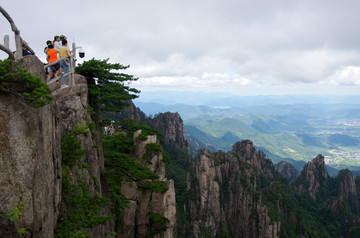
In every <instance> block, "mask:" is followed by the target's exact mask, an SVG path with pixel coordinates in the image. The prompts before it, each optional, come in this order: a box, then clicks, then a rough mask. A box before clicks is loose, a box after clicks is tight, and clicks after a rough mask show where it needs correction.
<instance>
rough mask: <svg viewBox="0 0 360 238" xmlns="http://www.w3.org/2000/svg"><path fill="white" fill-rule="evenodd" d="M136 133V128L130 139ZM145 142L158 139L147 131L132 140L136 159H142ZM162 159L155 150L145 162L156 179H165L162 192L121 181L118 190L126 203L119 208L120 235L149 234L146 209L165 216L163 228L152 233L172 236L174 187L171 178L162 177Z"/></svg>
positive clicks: (154, 141)
mask: <svg viewBox="0 0 360 238" xmlns="http://www.w3.org/2000/svg"><path fill="white" fill-rule="evenodd" d="M139 134H140V131H139V132H137V133H135V134H134V141H136V137H137V136H139ZM149 143H159V141H158V139H157V137H156V136H155V135H151V136H148V137H147V140H145V141H138V142H136V149H135V155H136V160H137V161H138V162H140V163H144V161H143V160H142V157H143V155H144V153H145V151H146V149H145V145H146V144H149ZM162 159H163V155H162V153H159V154H158V155H155V156H153V157H152V158H151V162H150V163H149V165H148V166H149V167H150V169H151V170H152V171H153V172H156V173H157V174H158V175H159V177H160V181H163V182H165V183H166V185H167V187H168V190H167V191H166V192H165V193H159V192H147V191H144V190H142V189H139V186H138V184H137V183H136V182H128V183H123V185H122V194H123V196H124V197H125V198H126V199H128V200H129V201H130V204H129V207H128V208H125V210H124V212H123V216H122V219H121V226H120V228H119V230H118V231H117V233H118V234H119V235H120V236H121V237H147V235H149V234H151V230H150V223H151V222H150V218H149V214H150V213H157V214H160V215H162V216H164V217H166V218H167V219H169V222H167V223H166V224H165V225H164V227H162V228H163V229H164V231H163V232H161V233H160V234H158V235H156V236H155V237H157V238H169V237H173V233H174V227H175V223H176V202H175V188H174V181H173V180H168V179H167V178H165V163H164V162H162Z"/></svg>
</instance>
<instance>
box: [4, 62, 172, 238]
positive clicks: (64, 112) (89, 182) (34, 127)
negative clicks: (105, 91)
mask: <svg viewBox="0 0 360 238" xmlns="http://www.w3.org/2000/svg"><path fill="white" fill-rule="evenodd" d="M14 64H15V65H16V66H21V67H23V68H26V69H28V70H29V71H30V72H31V73H33V74H34V75H35V76H39V77H41V78H42V81H43V82H45V72H44V69H43V64H42V62H40V61H39V60H38V59H37V58H36V57H35V56H27V57H24V58H22V59H21V60H20V61H17V62H14ZM75 82H76V83H75V85H73V86H71V87H67V88H64V89H56V90H55V91H54V92H53V93H52V94H53V96H54V100H53V101H52V102H51V103H50V104H48V105H45V106H43V107H41V108H38V109H35V108H33V107H31V106H30V105H28V104H27V103H26V102H25V101H23V100H22V99H21V98H20V97H18V96H15V95H12V94H9V93H6V92H2V91H0V118H1V120H0V189H1V191H2V192H1V193H0V236H1V237H18V233H17V231H16V229H19V228H24V230H25V233H24V235H23V237H35V238H36V237H43V238H51V237H54V228H55V227H56V225H57V224H59V222H61V221H62V220H61V219H63V216H62V214H64V211H65V210H66V209H68V204H66V200H64V199H65V198H64V191H63V183H62V179H63V174H62V169H63V164H62V152H61V147H60V144H61V138H62V137H64V136H65V135H68V134H69V133H70V134H71V133H72V134H76V138H77V139H79V140H80V141H81V147H82V149H84V150H85V154H84V155H83V156H82V157H81V158H80V160H79V161H78V162H77V164H78V165H80V166H76V167H73V168H71V170H70V171H68V172H67V174H70V176H71V178H72V181H73V182H74V183H75V184H76V183H77V181H80V180H79V179H81V180H83V181H85V186H86V187H87V189H88V190H89V192H90V194H91V195H92V196H94V195H95V194H97V195H99V196H108V195H109V194H108V186H107V182H106V177H105V173H104V157H103V152H102V133H103V129H102V128H100V127H95V128H94V127H92V126H91V125H94V124H95V125H99V122H97V121H93V120H92V116H91V113H92V112H91V108H89V99H88V88H87V82H86V79H85V78H83V77H82V76H80V75H76V78H75ZM76 131H81V132H76ZM150 142H154V143H155V142H157V139H156V138H152V137H150V138H148V140H147V141H145V142H141V143H137V144H135V145H134V146H135V148H136V151H137V152H136V153H135V155H134V156H136V154H138V156H140V157H138V158H137V160H141V156H142V153H144V146H145V144H146V143H150ZM161 159H162V154H160V155H158V156H155V157H154V158H151V161H152V164H151V169H152V170H153V171H155V172H157V173H158V174H159V176H160V177H161V179H162V181H165V182H166V184H167V185H168V187H169V189H168V191H167V192H166V193H164V194H157V193H147V192H142V191H141V190H137V189H136V185H135V184H128V185H124V193H125V194H126V196H127V197H128V198H129V199H130V200H131V206H130V208H129V209H128V210H126V211H125V212H124V213H123V215H124V222H123V224H124V227H126V224H130V225H129V226H130V227H133V228H134V229H132V230H131V228H129V226H128V227H127V228H126V229H127V230H126V231H127V233H124V234H119V235H120V236H121V237H145V236H146V233H141V232H140V231H141V230H142V231H144V227H145V228H146V226H148V225H149V224H148V223H149V217H148V212H149V211H152V212H157V213H159V214H163V215H164V216H166V217H168V218H169V220H170V222H168V224H167V227H166V228H168V229H166V232H163V233H160V234H159V235H157V236H156V237H159V238H160V237H172V228H173V226H174V223H175V214H176V209H175V192H174V187H173V182H172V181H171V180H167V179H166V178H165V165H164V163H162V162H160V161H161ZM82 165H83V166H82ZM85 165H86V166H85ZM129 187H130V189H129ZM131 187H132V188H131ZM14 204H21V205H23V206H24V210H23V211H22V212H21V213H22V216H21V217H20V219H19V220H18V221H17V222H16V223H14V222H13V221H10V220H9V216H8V215H5V213H6V212H7V211H9V210H14V209H15V207H14ZM64 209H65V210H64ZM143 212H147V213H146V215H144V214H143ZM101 213H102V214H103V215H110V216H111V213H110V207H106V208H105V209H103V210H102V212H101ZM129 217H133V218H134V219H132V220H131V219H129ZM113 223H114V222H113V220H110V221H109V222H108V223H107V225H98V226H95V227H93V228H87V229H84V231H85V232H86V233H88V234H90V236H91V237H105V233H106V231H107V230H108V231H112V227H113Z"/></svg>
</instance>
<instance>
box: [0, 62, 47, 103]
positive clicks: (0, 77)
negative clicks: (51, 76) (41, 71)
mask: <svg viewBox="0 0 360 238" xmlns="http://www.w3.org/2000/svg"><path fill="white" fill-rule="evenodd" d="M0 90H1V91H4V92H8V93H12V94H15V95H18V96H21V97H23V98H25V99H26V100H27V101H28V102H29V103H30V104H31V105H32V106H33V107H36V108H37V107H42V106H44V105H46V104H47V103H49V102H51V100H52V99H53V96H51V90H50V88H49V86H48V85H47V84H46V83H43V82H41V78H40V77H35V76H34V75H32V74H31V73H30V72H28V71H27V70H26V69H23V68H20V67H17V68H14V67H13V61H12V60H9V59H6V60H0Z"/></svg>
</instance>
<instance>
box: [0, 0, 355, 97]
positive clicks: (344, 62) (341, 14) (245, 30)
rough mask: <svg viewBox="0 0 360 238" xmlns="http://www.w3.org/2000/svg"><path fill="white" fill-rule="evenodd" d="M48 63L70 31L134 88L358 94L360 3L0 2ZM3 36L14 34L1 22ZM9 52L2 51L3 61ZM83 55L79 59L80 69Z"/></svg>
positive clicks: (226, 0)
mask: <svg viewBox="0 0 360 238" xmlns="http://www.w3.org/2000/svg"><path fill="white" fill-rule="evenodd" d="M0 6H2V7H3V8H4V9H5V10H6V11H7V12H8V13H9V14H10V16H11V17H12V18H13V20H14V21H15V24H16V26H17V27H18V29H19V30H20V34H21V36H22V38H23V39H24V40H25V41H27V42H28V43H29V45H30V47H31V48H32V49H33V50H34V51H35V53H36V55H37V56H38V57H39V59H40V60H42V61H44V62H45V54H44V53H43V49H44V47H45V42H46V41H47V40H49V39H53V37H54V36H55V35H61V34H63V35H66V36H67V38H68V41H69V43H70V44H71V43H72V42H73V41H75V42H76V44H77V45H78V46H82V47H83V49H84V50H85V54H86V56H85V58H84V60H89V59H92V58H95V59H107V58H109V61H110V62H114V63H115V62H116V63H121V64H123V65H130V68H129V69H128V70H126V71H124V73H128V74H133V75H134V76H135V77H137V78H139V79H138V80H137V81H136V82H133V83H132V86H133V87H135V88H137V89H139V90H141V91H142V92H146V93H151V92H153V93H156V92H157V91H168V92H169V91H170V92H171V91H177V92H194V94H196V93H197V92H203V93H204V92H205V93H212V92H214V93H215V92H219V93H225V94H229V95H230V94H231V95H241V96H247V95H284V94H286V95H289V94H296V95H339V94H340V95H359V94H360V93H359V92H360V31H359V26H358V25H359V22H360V14H359V12H360V1H358V0H344V1H339V0H326V1H325V0H323V1H321V0H302V1H292V0H206V1H205V0H191V1H190V0H153V1H148V0H131V1H122V0H119V1H115V0H112V1H110V0H102V1H98V0H97V1H94V0H86V1H85V0H76V1H67V0H63V1H58V2H56V3H55V2H54V3H53V4H52V2H49V1H39V0H32V1H28V0H0ZM0 29H1V31H0V32H1V33H2V34H1V39H0V40H1V43H2V41H3V40H2V38H3V35H5V34H8V35H10V41H11V43H12V44H14V38H13V33H12V32H11V29H10V25H9V23H8V22H7V20H6V19H5V18H4V17H3V16H1V19H0ZM4 58H6V54H5V53H3V52H0V59H4ZM81 62H82V59H79V60H78V63H81Z"/></svg>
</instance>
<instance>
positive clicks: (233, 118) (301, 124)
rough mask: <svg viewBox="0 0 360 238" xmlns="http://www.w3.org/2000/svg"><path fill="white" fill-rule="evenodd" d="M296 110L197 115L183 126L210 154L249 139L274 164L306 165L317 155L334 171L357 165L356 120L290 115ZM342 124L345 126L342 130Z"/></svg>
mask: <svg viewBox="0 0 360 238" xmlns="http://www.w3.org/2000/svg"><path fill="white" fill-rule="evenodd" d="M274 107H275V106H274ZM278 107H279V108H280V106H278ZM297 107H299V106H298V105H293V106H289V109H288V110H289V112H287V111H286V110H285V112H278V111H277V110H275V112H276V113H279V114H280V115H278V114H275V112H274V113H273V114H271V113H270V112H268V113H266V114H263V113H262V111H259V112H257V113H256V112H252V114H229V115H200V116H198V117H195V118H191V119H188V120H186V121H184V123H185V126H184V127H185V128H186V129H187V130H188V131H189V133H190V135H191V136H192V137H194V138H195V139H196V140H197V141H198V142H200V144H203V145H207V148H208V149H210V150H211V151H217V150H223V151H229V150H231V147H232V145H233V144H234V143H235V142H237V141H241V140H244V139H249V140H251V141H253V142H254V144H255V145H256V147H257V148H258V149H261V150H264V151H266V154H267V156H268V157H269V158H270V159H272V160H273V162H274V163H278V162H280V161H282V160H285V159H287V158H291V159H294V160H296V161H306V162H307V161H310V160H311V159H313V158H314V157H315V156H316V155H317V154H322V155H324V156H327V157H326V158H327V163H328V164H329V165H333V166H336V167H337V168H338V169H341V168H346V167H349V165H353V166H356V165H360V157H359V152H360V150H359V149H358V146H357V145H358V144H359V141H360V131H359V129H358V128H359V124H358V121H356V120H349V121H348V120H347V119H346V118H342V116H341V115H343V114H342V113H341V114H336V113H334V114H331V115H332V117H330V118H331V120H330V119H329V115H322V114H321V113H318V114H316V113H311V112H307V111H306V110H305V109H304V110H305V111H300V112H298V114H292V113H293V111H292V110H295V109H296V108H297ZM304 107H305V106H304ZM309 107H310V106H309ZM305 108H306V107H305ZM290 109H292V110H290ZM238 110H239V111H240V109H238ZM244 110H245V109H244ZM319 110H320V109H319ZM339 110H341V109H340V108H339ZM281 113H282V114H283V115H281ZM300 113H301V114H300ZM343 117H345V116H343ZM344 124H346V125H347V128H346V131H344V128H343V125H344ZM336 132H341V134H340V133H336ZM194 144H195V143H194ZM190 146H192V145H191V144H190Z"/></svg>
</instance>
